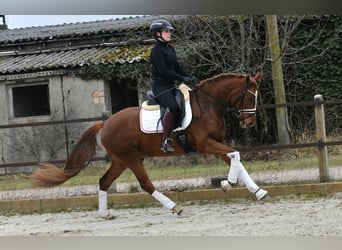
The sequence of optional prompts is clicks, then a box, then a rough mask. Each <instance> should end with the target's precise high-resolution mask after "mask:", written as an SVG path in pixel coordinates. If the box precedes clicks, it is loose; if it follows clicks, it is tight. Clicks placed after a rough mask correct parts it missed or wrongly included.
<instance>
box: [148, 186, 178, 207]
mask: <svg viewBox="0 0 342 250" xmlns="http://www.w3.org/2000/svg"><path fill="white" fill-rule="evenodd" d="M152 196H153V197H154V198H155V199H156V200H157V201H159V202H160V203H161V204H162V205H163V206H164V207H166V208H168V209H172V208H174V207H175V206H176V204H175V203H174V202H173V201H172V200H170V199H169V198H167V197H166V196H165V195H163V194H162V193H160V192H158V191H157V190H155V191H154V192H153V193H152Z"/></svg>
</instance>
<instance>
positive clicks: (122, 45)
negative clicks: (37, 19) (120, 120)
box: [0, 16, 171, 173]
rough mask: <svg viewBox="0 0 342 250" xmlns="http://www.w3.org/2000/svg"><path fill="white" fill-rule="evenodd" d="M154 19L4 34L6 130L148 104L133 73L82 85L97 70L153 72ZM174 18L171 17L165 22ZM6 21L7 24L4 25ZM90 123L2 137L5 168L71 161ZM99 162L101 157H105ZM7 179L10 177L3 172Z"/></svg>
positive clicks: (0, 108) (0, 106) (1, 118)
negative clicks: (148, 68)
mask: <svg viewBox="0 0 342 250" xmlns="http://www.w3.org/2000/svg"><path fill="white" fill-rule="evenodd" d="M156 18H160V17H156V16H143V17H132V18H124V19H113V20H105V21H95V22H84V23H71V24H61V25H54V26H39V27H29V28H20V29H7V26H6V25H5V22H4V25H2V26H1V27H2V28H1V29H0V126H1V125H3V126H6V125H11V124H21V123H28V122H42V121H51V120H63V119H65V120H70V119H79V118H91V117H100V116H101V115H102V113H103V112H104V111H109V112H110V113H115V112H117V111H118V110H120V109H122V108H125V107H128V106H138V105H139V103H141V101H142V100H143V97H144V92H145V89H144V88H142V87H141V86H143V85H144V84H145V85H146V82H143V81H148V79H147V78H145V79H142V78H141V79H137V78H136V77H134V76H132V75H131V74H129V73H125V72H123V73H120V77H117V76H116V75H115V74H114V75H112V76H111V77H103V78H101V76H100V77H96V79H95V78H84V77H82V74H83V75H84V74H86V73H87V72H86V71H87V70H88V69H89V68H90V67H92V66H94V67H95V68H96V66H101V65H107V66H110V67H113V68H115V67H118V66H120V65H125V64H140V65H145V67H146V64H148V61H149V51H150V48H151V46H152V45H153V40H152V39H151V37H150V33H149V25H150V23H151V22H152V20H155V19H156ZM163 18H171V17H165V16H164V17H163ZM3 20H4V19H3ZM90 124H91V123H89V122H84V123H77V124H59V125H48V126H33V127H20V128H1V127H0V128H1V129H0V157H1V160H0V164H6V163H13V162H25V161H33V162H34V161H42V160H50V159H65V158H66V156H67V154H68V151H69V150H71V148H72V145H73V143H75V142H76V141H77V139H78V138H79V136H80V134H81V133H82V132H83V131H84V129H85V128H86V127H88V126H89V125H90ZM100 154H103V152H102V153H100ZM0 171H1V172H6V173H7V172H10V169H9V168H8V169H5V170H3V168H1V165H0Z"/></svg>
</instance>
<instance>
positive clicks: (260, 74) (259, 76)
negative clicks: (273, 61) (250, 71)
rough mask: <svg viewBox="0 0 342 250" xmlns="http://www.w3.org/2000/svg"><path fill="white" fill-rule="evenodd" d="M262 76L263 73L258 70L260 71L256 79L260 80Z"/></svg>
mask: <svg viewBox="0 0 342 250" xmlns="http://www.w3.org/2000/svg"><path fill="white" fill-rule="evenodd" d="M261 77H262V73H261V72H258V73H257V74H256V75H255V76H254V79H255V80H256V81H258V80H259V79H260V78H261Z"/></svg>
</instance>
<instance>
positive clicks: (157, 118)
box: [140, 84, 192, 133]
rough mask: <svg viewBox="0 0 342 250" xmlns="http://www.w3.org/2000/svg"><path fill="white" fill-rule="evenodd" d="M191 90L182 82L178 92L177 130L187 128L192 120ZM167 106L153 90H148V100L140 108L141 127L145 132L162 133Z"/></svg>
mask: <svg viewBox="0 0 342 250" xmlns="http://www.w3.org/2000/svg"><path fill="white" fill-rule="evenodd" d="M189 90H191V89H190V88H189V87H188V86H186V85H185V84H181V85H180V86H179V87H178V89H177V93H176V102H177V105H178V108H179V114H178V116H177V117H175V127H174V131H176V130H183V129H185V128H186V127H187V126H188V125H189V124H190V122H191V119H192V112H191V106H190V94H189ZM165 111H166V108H165V107H163V106H161V105H160V104H159V103H158V101H157V99H156V98H155V96H154V95H153V93H152V91H148V92H147V100H146V101H144V102H143V103H142V104H141V109H140V128H141V130H142V131H143V132H144V133H161V132H162V131H163V127H162V126H163V124H162V122H161V121H162V118H163V116H164V114H165Z"/></svg>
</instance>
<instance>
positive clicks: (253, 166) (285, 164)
mask: <svg viewBox="0 0 342 250" xmlns="http://www.w3.org/2000/svg"><path fill="white" fill-rule="evenodd" d="M289 158H290V157H288V158H287V159H288V160H284V159H281V160H257V161H243V164H244V166H245V168H246V169H247V171H248V172H250V173H252V172H262V171H283V170H291V169H305V168H318V160H317V158H316V157H306V158H300V157H297V158H294V159H289ZM146 165H147V166H146V169H147V172H148V174H149V177H150V179H151V180H152V182H153V181H155V180H167V179H181V178H196V177H215V176H226V175H227V173H228V167H227V165H226V164H225V163H224V162H219V163H216V162H215V163H207V164H196V165H191V166H188V165H182V164H179V165H168V166H162V167H157V166H155V165H153V164H152V165H148V164H146ZM329 166H340V167H342V156H341V155H340V154H339V155H332V156H329ZM108 167H109V165H108V164H106V165H102V166H96V167H95V166H88V167H87V168H85V169H84V170H83V171H81V172H80V174H79V175H77V176H75V177H74V178H71V179H70V180H68V181H67V182H66V183H64V184H63V185H62V186H76V185H94V184H97V183H98V180H99V178H100V177H101V176H102V175H103V174H104V173H105V172H106V169H107V168H108ZM123 182H137V181H136V178H135V176H134V175H133V173H132V172H131V171H129V170H126V171H125V172H123V173H122V175H121V176H120V177H119V178H118V179H117V183H123ZM28 188H33V187H32V184H31V180H30V176H29V175H28V174H13V175H0V190H16V189H28Z"/></svg>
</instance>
